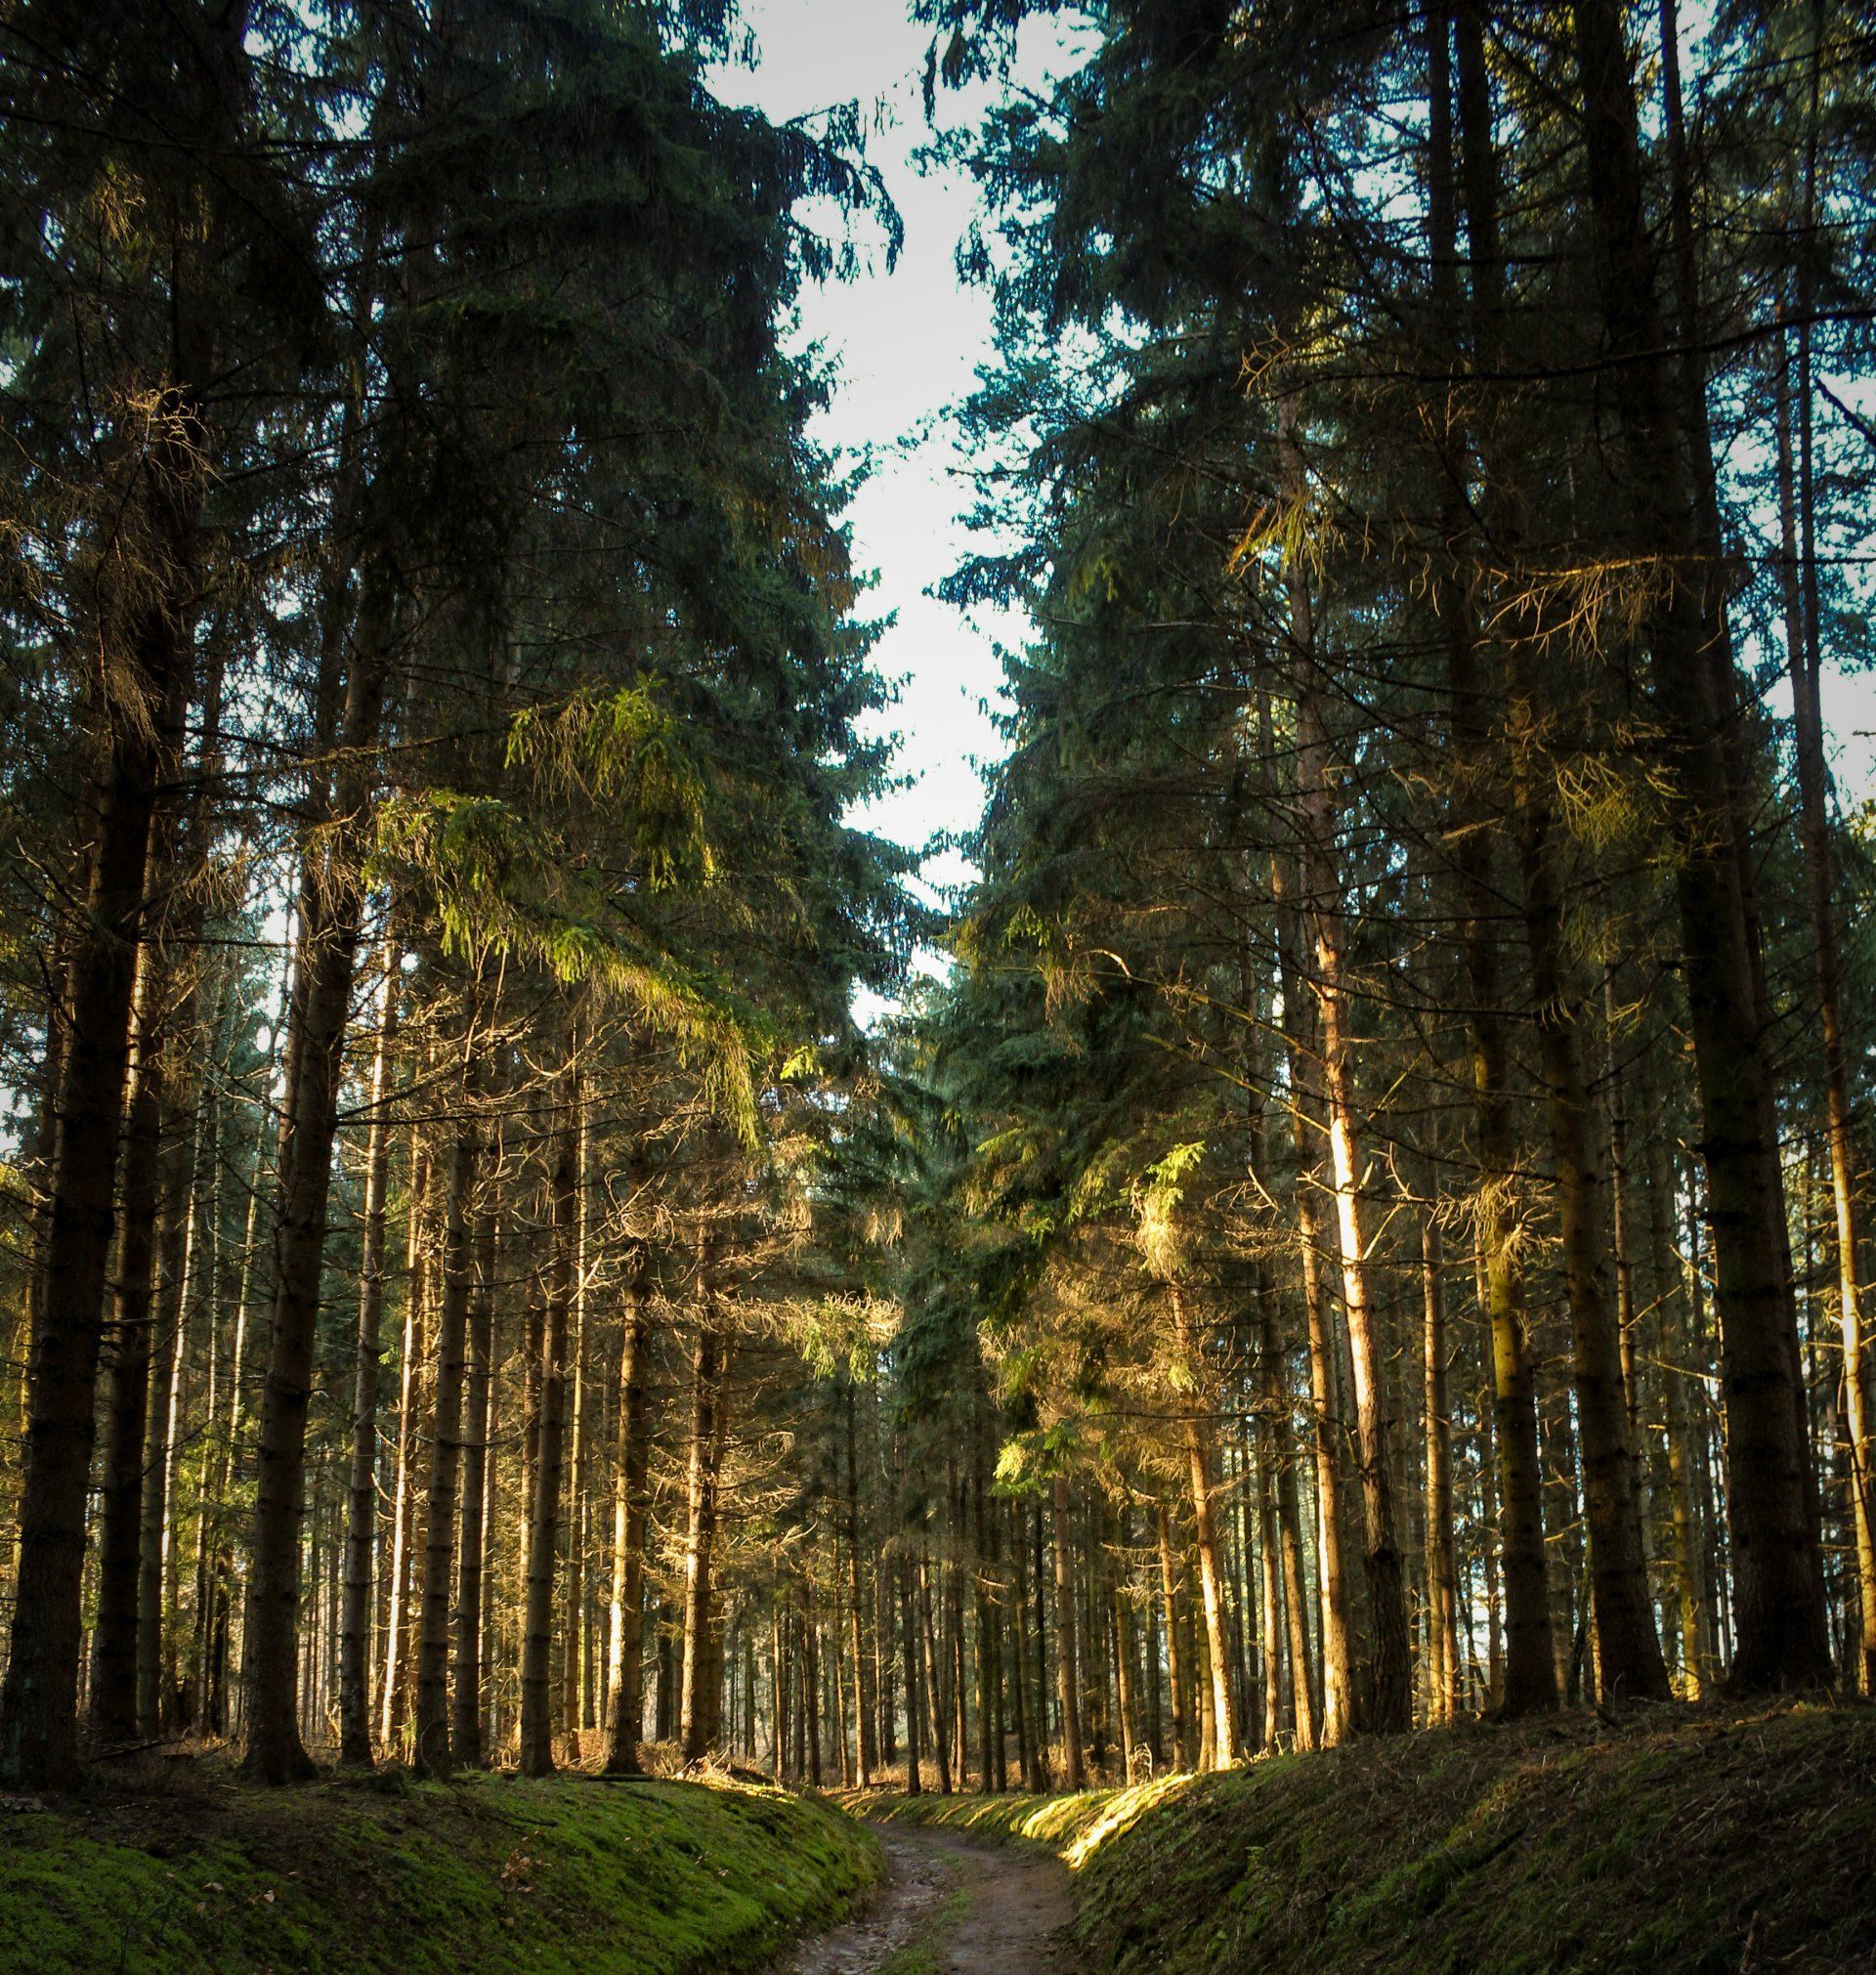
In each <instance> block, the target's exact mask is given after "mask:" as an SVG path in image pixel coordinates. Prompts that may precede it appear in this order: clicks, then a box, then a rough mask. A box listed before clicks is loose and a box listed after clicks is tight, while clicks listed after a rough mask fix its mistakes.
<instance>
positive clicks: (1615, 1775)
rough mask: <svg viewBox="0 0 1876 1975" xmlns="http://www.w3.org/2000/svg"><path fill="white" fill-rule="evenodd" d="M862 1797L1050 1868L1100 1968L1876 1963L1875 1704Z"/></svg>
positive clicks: (1627, 1974)
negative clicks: (1097, 1783) (1096, 1780)
mask: <svg viewBox="0 0 1876 1975" xmlns="http://www.w3.org/2000/svg"><path fill="white" fill-rule="evenodd" d="M847 1801H848V1803H849V1807H850V1808H852V1809H854V1810H855V1811H856V1812H858V1813H859V1814H861V1815H863V1816H866V1817H869V1818H871V1819H874V1820H877V1821H882V1823H883V1827H884V1828H886V1829H887V1830H889V1831H902V1830H903V1831H908V1832H909V1831H911V1830H913V1829H916V1828H922V1829H926V1830H936V1829H943V1830H947V1831H950V1832H954V1833H958V1834H960V1835H965V1834H967V1835H968V1836H969V1837H970V1838H971V1839H972V1840H974V1841H976V1842H978V1843H980V1844H981V1843H984V1842H998V1841H1004V1842H1008V1843H1009V1844H1010V1845H1011V1847H1012V1848H1013V1849H1014V1850H1015V1851H1016V1852H1017V1853H1019V1854H1027V1855H1031V1856H1034V1855H1036V1854H1039V1853H1044V1854H1048V1855H1052V1856H1053V1857H1055V1858H1059V1859H1060V1860H1061V1861H1062V1862H1063V1863H1064V1864H1065V1865H1066V1866H1067V1867H1068V1868H1070V1869H1071V1871H1072V1874H1073V1882H1074V1889H1075V1897H1074V1905H1075V1909H1076V1919H1075V1923H1074V1930H1073V1939H1074V1943H1075V1950H1076V1952H1077V1953H1078V1954H1079V1956H1080V1964H1081V1965H1082V1966H1083V1967H1085V1968H1087V1969H1090V1970H1094V1969H1098V1970H1101V1971H1104V1975H1148V1971H1152V1975H1227V1971H1229V1975H1258V1971H1271V1975H1276V1971H1282V1975H1359V1971H1368V1970H1373V1971H1380V1970H1383V1969H1386V1970H1387V1971H1389V1975H1435V1971H1437V1975H1458V1971H1462V1970H1481V1971H1491V1975H1514V1971H1516V1975H1579V1971H1581V1975H1591V1971H1594V1975H1605V1971H1607V1975H1770V1971H1771V1970H1773V1969H1780V1970H1794V1971H1801V1975H1823V1971H1826V1970H1833V1971H1851V1970H1860V1971H1870V1975H1876V1708H1870V1707H1868V1706H1862V1705H1855V1706H1817V1705H1791V1706H1785V1707H1779V1708H1767V1709H1760V1710H1754V1711H1740V1710H1738V1709H1727V1708H1723V1707H1708V1708H1694V1709H1688V1708H1680V1707H1675V1708H1665V1707H1664V1708H1645V1709H1644V1708H1633V1709H1627V1710H1624V1711H1622V1712H1621V1713H1620V1714H1619V1715H1598V1714H1594V1713H1590V1714H1581V1715H1569V1716H1563V1717H1558V1718H1555V1719H1552V1720H1550V1721H1546V1722H1542V1723H1538V1724H1525V1725H1519V1726H1490V1725H1482V1724H1479V1725H1469V1726H1466V1727H1462V1728H1456V1729H1452V1730H1445V1731H1439V1732H1436V1733H1429V1734H1422V1735H1415V1736H1411V1737H1404V1738H1401V1739H1393V1740H1388V1741H1362V1742H1356V1743H1354V1744H1351V1745H1350V1746H1348V1747H1346V1748H1342V1749H1335V1750H1330V1751H1326V1752H1324V1753H1320V1754H1313V1755H1289V1756H1276V1757H1271V1758H1267V1759H1265V1760H1262V1761H1258V1762H1256V1763H1252V1764H1250V1765H1248V1766H1247V1767H1245V1768H1243V1769H1241V1770H1238V1771H1234V1772H1232V1773H1230V1774H1228V1775H1225V1776H1217V1777H1169V1778H1163V1779H1161V1780H1159V1781H1157V1782H1149V1783H1141V1784H1136V1785H1134V1786H1133V1787H1132V1788H1130V1789H1118V1788H1116V1789H1101V1790H1089V1791H1085V1792H1083V1793H1081V1794H1079V1795H1076V1796H1055V1797H1033V1796H1001V1797H990V1796H953V1797H941V1796H937V1795H932V1794H925V1795H921V1796H917V1797H906V1796H902V1795H897V1794H889V1793H884V1792H873V1793H868V1794H862V1795H858V1796H855V1797H851V1798H849V1799H847ZM827 1965H828V1967H829V1970H830V1975H831V1971H833V1970H844V1968H845V1967H847V1966H851V1967H856V1968H859V1967H869V1966H882V1967H888V1968H890V1967H892V1966H893V1965H894V1964H892V1963H891V1962H889V1961H886V1962H878V1963H867V1962H864V1961H863V1962H857V1963H851V1964H841V1963H838V1962H835V1963H831V1964H827ZM928 1965H930V1966H931V1967H934V1968H943V1967H945V1966H946V1963H945V1962H944V1961H943V1960H942V1959H939V1960H935V1961H933V1962H931V1963H929V1964H928ZM960 1965H966V1966H970V1967H976V1966H978V1965H980V1964H977V1963H968V1964H960ZM981 1965H984V1966H992V1965H995V1964H994V1963H984V1964H981ZM1004 1965H1006V1966H1011V1967H1019V1966H1021V1965H1023V1964H1021V1963H1020V1962H1014V1961H1012V1962H1008V1963H1005V1964H1004ZM1040 1965H1044V1966H1046V1965H1047V1964H1046V1963H1044V1964H1040ZM817 1975H818V1971H817Z"/></svg>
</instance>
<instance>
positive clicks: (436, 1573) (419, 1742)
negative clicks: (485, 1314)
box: [416, 987, 480, 1776]
mask: <svg viewBox="0 0 1876 1975" xmlns="http://www.w3.org/2000/svg"><path fill="white" fill-rule="evenodd" d="M462 999H463V1036H462V1046H461V1048H462V1060H461V1069H460V1072H459V1074H458V1076H457V1079H456V1092H455V1095H456V1105H457V1113H458V1115H457V1117H456V1119H455V1123H454V1126H453V1129H452V1131H451V1134H450V1145H449V1168H448V1176H447V1178H446V1180H445V1182H444V1199H443V1256H442V1283H441V1286H440V1287H441V1293H440V1295H439V1297H438V1302H437V1385H436V1395H435V1400H434V1405H433V1409H432V1419H431V1430H430V1475H429V1485H428V1488H427V1491H426V1496H425V1509H424V1546H423V1578H422V1587H421V1590H420V1592H419V1594H418V1601H417V1710H416V1767H417V1771H418V1773H419V1774H420V1775H424V1776H442V1775H446V1774H447V1773H448V1769H449V1759H450V1747H449V1608H450V1599H451V1595H452V1591H453V1587H454V1576H455V1570H454V1566H455V1537H456V1503H457V1494H458V1490H459V1484H460V1481H461V1477H462V1411H463V1380H464V1369H465V1362H466V1357H467V1352H468V1336H469V1299H470V1295H471V1292H472V1289H473V1287H474V1280H475V1259H474V1243H473V1233H472V1228H471V1224H470V1196H471V1194H472V1193H473V1191H474V1189H475V1183H476V1167H477V1161H478V1157H479V1153H480V1145H479V1142H478V1131H479V1127H478V1123H477V1120H476V1117H475V1111H474V1106H475V1102H476V1085H477V1081H478V1080H477V1078H476V1075H475V1070H474V1063H475V1055H476V1051H477V1049H478V1047H479V1045H478V1042H477V1038H476V1000H475V990H474V988H473V987H469V988H465V990H464V991H463V997H462Z"/></svg>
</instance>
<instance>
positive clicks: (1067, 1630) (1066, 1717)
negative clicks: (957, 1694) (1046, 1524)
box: [1051, 1475, 1087, 1790]
mask: <svg viewBox="0 0 1876 1975" xmlns="http://www.w3.org/2000/svg"><path fill="white" fill-rule="evenodd" d="M1051 1513H1052V1515H1053V1518H1054V1537H1055V1692H1056V1698H1057V1700H1058V1702H1059V1703H1060V1706H1061V1711H1062V1787H1063V1788H1064V1789H1069V1790H1079V1789H1083V1788H1085V1787H1086V1786H1087V1770H1086V1769H1085V1768H1084V1766H1083V1762H1082V1718H1081V1706H1082V1694H1081V1681H1080V1679H1079V1678H1078V1677H1077V1674H1076V1667H1075V1557H1074V1549H1073V1539H1072V1538H1071V1536H1070V1534H1069V1528H1068V1477H1067V1476H1066V1475H1057V1476H1056V1477H1055V1485H1054V1494H1053V1506H1052V1512H1051Z"/></svg>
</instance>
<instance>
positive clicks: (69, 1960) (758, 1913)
mask: <svg viewBox="0 0 1876 1975" xmlns="http://www.w3.org/2000/svg"><path fill="white" fill-rule="evenodd" d="M880 1864H881V1852H880V1846H879V1842H878V1840H877V1838H876V1837H875V1836H874V1834H873V1833H872V1832H871V1831H868V1830H865V1829H863V1828H862V1827H861V1826H859V1825H856V1824H854V1823H853V1822H852V1820H850V1819H848V1818H846V1817H843V1816H842V1815H841V1814H840V1813H839V1812H838V1811H836V1810H833V1809H832V1808H831V1807H830V1806H828V1805H826V1804H824V1803H821V1802H819V1801H817V1800H815V1799H812V1798H807V1797H800V1796H793V1795H789V1794H786V1793H784V1792H782V1791H779V1790H774V1789H768V1788H753V1787H745V1786H741V1785H737V1784H730V1783H725V1784H723V1785H720V1786H719V1785H718V1784H715V1783H705V1782H632V1783H605V1782H596V1781H592V1780H584V1779H581V1778H579V1777H569V1778H566V1779H561V1780H555V1781H550V1782H520V1781H518V1780H516V1779H514V1778H505V1777H499V1776H486V1775H476V1776H472V1777H465V1778H463V1779H461V1780H460V1781H457V1782H449V1783H415V1782H409V1781H408V1780H407V1779H406V1778H405V1776H404V1773H403V1772H401V1771H397V1770H389V1771H382V1772H380V1773H379V1774H378V1775H377V1776H376V1777H375V1778H369V1779H365V1778H329V1779H328V1780H326V1781H324V1782H319V1783H314V1784H309V1785H307V1786H305V1787H302V1788H297V1789H288V1790H258V1789H250V1788H247V1787H245V1786H242V1785H240V1784H239V1783H237V1782H235V1780H234V1778H233V1775H232V1773H231V1771H230V1770H229V1769H228V1768H227V1767H225V1766H224V1765H223V1764H222V1763H221V1762H220V1761H219V1760H217V1759H215V1758H212V1757H210V1758H202V1759H198V1760H196V1761H192V1762H170V1763H167V1764H162V1765H160V1767H159V1766H158V1764H157V1763H156V1762H155V1761H151V1762H150V1764H149V1768H147V1769H146V1770H144V1771H143V1772H142V1773H141V1774H137V1773H132V1774H127V1775H122V1776H113V1777H112V1778H111V1779H110V1780H109V1782H100V1783H99V1784H98V1785H97V1786H96V1787H95V1788H94V1789H93V1790H92V1791H91V1792H90V1793H88V1794H87V1795H86V1796H85V1797H83V1798H80V1799H76V1800H72V1801H68V1802H65V1803H63V1804H61V1805H60V1806H58V1807H57V1808H50V1807H46V1806H44V1805H41V1804H39V1803H37V1802H35V1801H34V1800H32V1799H28V1798H0V1975H16V1971H17V1975H26V1971H30V1975H52V1971H55V1970H56V1971H61V1975H64V1971H72V1975H91V1971H94V1970H97V1971H116V1970H122V1971H125V1975H169V1971H172V1970H174V1971H181V1970H185V1969H187V1970H190V1971H196V1970H215V1971H222V1970H228V1971H234V1970H237V1969H238V1970H241V1971H243V1975H248V1971H260V1970H275V1971H280V1975H284V1971H287V1970H306V1971H312V1975H337V1971H346V1975H428V1971H431V1970H435V1971H438V1975H443V1971H448V1975H463V1971H464V1970H472V1971H474V1975H502V1971H508V1970H520V1969H524V1968H525V1969H528V1970H530V1971H539V1975H548V1971H554V1975H562V1971H564V1975H575V1971H578V1975H735V1971H741V1970H754V1969H758V1968H763V1967H767V1966H770V1965H772V1964H773V1962H774V1959H775V1957H776V1956H777V1955H778V1954H781V1953H783V1952H785V1951H786V1950H787V1948H788V1947H789V1944H790V1943H792V1942H793V1941H796V1940H798V1939H800V1938H801V1937H802V1936H803V1935H805V1934H809V1933H813V1932H815V1931H816V1930H818V1929H823V1928H826V1927H829V1926H831V1925H834V1924H836V1923H838V1922H839V1921H841V1920H843V1919H844V1918H845V1917H846V1916H847V1915H848V1914H849V1913H850V1912H851V1911H853V1910H854V1908H855V1906H856V1904H858V1903H859V1902H861V1901H862V1900H864V1899H865V1898H866V1897H867V1895H868V1894H869V1893H870V1892H871V1891H872V1888H873V1886H874V1883H875V1881H876V1880H877V1878H878V1876H879V1872H880Z"/></svg>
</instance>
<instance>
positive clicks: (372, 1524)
mask: <svg viewBox="0 0 1876 1975" xmlns="http://www.w3.org/2000/svg"><path fill="white" fill-rule="evenodd" d="M401 959H402V956H401V953H400V949H399V943H398V940H397V939H396V937H395V936H394V935H392V934H391V933H390V932H387V933H386V934H385V939H384V952H383V962H384V987H383V991H382V996H381V1000H380V1003H379V1014H378V1044H377V1048H376V1050H375V1051H374V1052H373V1053H372V1057H371V1123H370V1127H369V1129H368V1131H367V1133H366V1137H365V1149H364V1202H363V1206H362V1211H361V1215H360V1229H359V1332H358V1348H357V1363H356V1368H355V1370H354V1373H353V1386H352V1481H351V1486H350V1489H349V1490H348V1492H347V1497H346V1525H345V1592H344V1600H343V1604H342V1606H341V1610H340V1616H339V1760H340V1762H342V1763H356V1764H360V1765H362V1766H364V1767H366V1768H368V1767H369V1766H370V1762H371V1663H370V1635H371V1559H372V1549H373V1543H374V1539H375V1537H376V1534H377V1526H378V1487H377V1473H378V1360H379V1359H380V1358H381V1357H382V1356H383V1355H384V1352H383V1347H382V1345H381V1344H380V1342H379V1333H380V1328H381V1322H382V1318H383V1313H384V1191H385V1183H386V1181H387V1180H388V1179H389V1177H390V1170H391V1121H390V1118H389V1117H388V1116H387V1115H386V1098H387V1096H388V1095H389V1088H390V1071H391V1051H392V1048H393V1046H394V1044H395V1042H396V1040H397V1028H398V1004H399V986H400V981H399V968H400V964H401Z"/></svg>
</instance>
